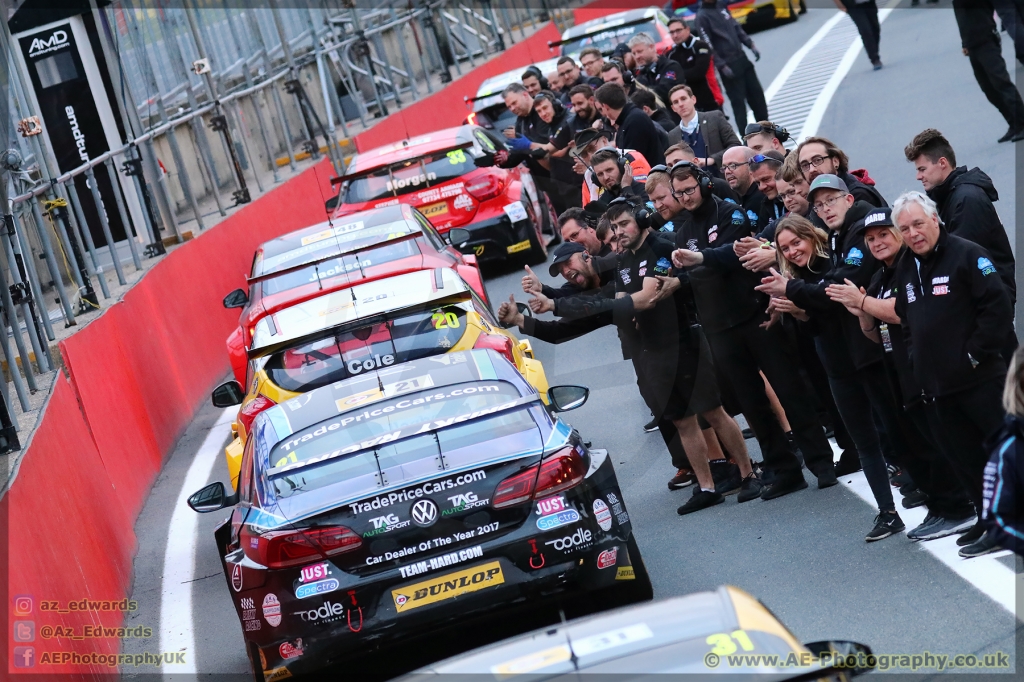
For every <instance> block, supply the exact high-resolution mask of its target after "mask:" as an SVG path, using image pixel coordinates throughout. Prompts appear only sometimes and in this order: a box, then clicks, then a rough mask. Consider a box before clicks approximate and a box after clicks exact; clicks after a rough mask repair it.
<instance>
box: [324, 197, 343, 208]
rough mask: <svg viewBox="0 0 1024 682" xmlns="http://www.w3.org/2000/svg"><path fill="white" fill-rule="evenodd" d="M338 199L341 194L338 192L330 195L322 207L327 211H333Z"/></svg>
mask: <svg viewBox="0 0 1024 682" xmlns="http://www.w3.org/2000/svg"><path fill="white" fill-rule="evenodd" d="M340 199H341V195H340V194H339V195H337V196H333V197H331V198H330V199H328V200H327V201H325V202H324V208H325V209H327V211H328V212H331V211H333V210H334V209H336V208H338V202H339V200H340Z"/></svg>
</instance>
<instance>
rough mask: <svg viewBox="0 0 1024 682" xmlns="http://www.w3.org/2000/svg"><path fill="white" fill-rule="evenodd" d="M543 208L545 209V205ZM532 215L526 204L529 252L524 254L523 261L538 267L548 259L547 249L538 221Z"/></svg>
mask: <svg viewBox="0 0 1024 682" xmlns="http://www.w3.org/2000/svg"><path fill="white" fill-rule="evenodd" d="M542 196H543V195H542ZM544 207H545V208H547V204H546V203H545V204H544ZM532 213H533V211H532V210H531V209H530V207H529V204H527V214H528V215H529V216H530V250H529V251H527V252H526V258H525V260H526V262H527V264H529V265H540V264H541V263H543V262H544V261H546V260H547V259H548V248H547V247H546V246H545V245H544V236H543V235H542V234H541V231H540V230H541V228H540V221H539V220H538V219H537V216H534V215H532Z"/></svg>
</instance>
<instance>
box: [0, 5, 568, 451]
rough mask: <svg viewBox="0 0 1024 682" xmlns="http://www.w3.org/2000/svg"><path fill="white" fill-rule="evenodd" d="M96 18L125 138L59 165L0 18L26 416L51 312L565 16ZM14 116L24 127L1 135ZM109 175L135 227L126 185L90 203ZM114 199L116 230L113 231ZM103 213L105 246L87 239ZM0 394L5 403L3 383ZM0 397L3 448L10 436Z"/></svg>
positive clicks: (115, 12) (471, 10) (7, 203)
mask: <svg viewBox="0 0 1024 682" xmlns="http://www.w3.org/2000/svg"><path fill="white" fill-rule="evenodd" d="M92 15H93V18H94V20H95V21H96V24H97V26H98V27H99V35H100V42H101V44H102V46H103V56H104V58H105V61H106V64H107V67H108V71H109V76H110V79H111V81H112V82H113V83H114V84H115V87H114V90H115V91H116V92H117V93H118V95H119V96H118V97H117V100H118V101H117V102H116V103H113V104H114V106H116V108H117V109H116V110H115V114H119V115H120V118H121V119H122V121H123V124H124V127H125V130H126V131H127V133H126V136H127V139H125V140H123V142H124V144H123V146H121V147H119V148H117V149H114V150H112V151H109V152H107V153H104V154H102V155H100V156H98V157H97V158H91V159H89V160H88V161H86V162H84V163H82V164H81V165H80V166H79V167H77V168H75V169H73V170H71V171H69V172H64V173H60V172H59V171H58V166H57V162H56V158H55V155H54V153H53V150H52V149H49V148H48V143H47V141H46V138H45V136H43V135H38V134H35V135H33V134H31V133H32V132H33V130H32V127H33V126H32V124H31V121H32V117H33V116H38V112H39V104H38V102H37V101H36V99H35V94H34V92H33V91H32V88H31V84H30V80H29V78H28V76H27V70H26V66H25V63H24V61H23V60H22V59H21V57H20V54H19V53H18V52H17V47H16V45H15V44H14V42H13V39H12V37H11V35H10V33H9V31H8V27H7V25H6V22H5V23H4V26H3V29H2V30H0V85H2V86H3V90H4V92H6V93H7V94H8V96H7V101H6V102H5V105H6V106H7V108H8V110H7V111H6V112H0V115H3V116H2V117H3V118H4V119H6V120H5V121H4V124H5V125H6V124H10V126H11V127H10V128H9V129H8V131H9V134H8V135H7V137H8V139H7V140H5V143H6V145H7V147H8V151H6V152H4V153H3V155H2V157H0V204H2V206H3V209H4V210H3V213H4V225H3V229H2V230H0V244H2V247H0V251H2V253H0V306H2V313H3V315H4V322H5V324H6V326H7V327H8V334H0V337H2V342H0V353H2V354H3V358H2V359H3V361H4V363H5V368H6V374H7V377H8V380H9V381H10V383H11V384H12V385H13V387H14V393H15V396H16V399H17V402H16V404H17V406H18V407H19V408H20V410H21V412H22V413H27V412H29V411H30V395H31V394H32V393H34V392H35V391H37V390H38V389H39V382H38V381H37V377H39V376H40V375H46V374H47V373H48V372H52V371H53V370H54V369H55V363H56V362H58V361H59V358H55V357H54V353H53V352H52V351H51V345H50V344H51V343H52V342H54V341H55V340H56V339H57V334H55V329H54V324H63V325H64V326H65V327H70V326H74V325H76V324H77V322H76V317H77V316H81V315H84V314H87V313H89V312H93V311H96V310H99V309H101V308H102V307H103V306H104V305H106V302H107V301H109V300H111V297H112V296H116V295H117V290H116V289H117V287H121V286H126V285H127V284H128V283H129V279H130V278H132V277H137V276H140V275H141V273H142V271H144V269H145V268H146V267H149V266H150V265H151V264H152V262H153V259H154V258H158V257H159V256H161V255H162V254H163V253H165V245H171V244H173V243H177V242H181V241H183V239H186V238H188V237H189V236H190V235H189V232H191V229H189V230H186V229H185V226H188V227H189V228H191V227H192V225H194V229H195V230H203V229H205V228H206V227H207V226H208V221H209V218H210V215H211V214H212V215H214V216H216V214H219V215H221V216H224V215H226V214H227V210H228V209H229V208H231V207H233V206H237V205H239V204H244V203H247V202H248V201H250V200H251V198H252V195H253V194H254V193H262V192H263V191H265V190H266V189H268V185H272V184H273V183H277V182H281V181H282V173H281V172H280V170H281V169H282V168H283V167H284V166H289V167H290V169H291V170H293V171H294V170H295V169H296V167H297V166H296V164H297V163H298V162H301V161H302V160H304V159H313V160H315V159H317V158H318V157H319V156H320V155H321V154H322V153H324V152H326V154H327V156H328V157H329V159H330V161H331V163H332V164H333V166H334V168H335V171H336V172H338V173H339V174H340V173H341V172H343V170H344V163H345V157H346V148H347V144H348V138H349V137H350V136H351V135H354V134H355V133H356V132H358V131H360V130H364V129H366V128H368V127H370V126H372V125H373V123H374V121H375V119H377V118H380V117H382V116H386V115H387V114H388V113H389V112H391V111H393V110H396V109H400V108H401V107H403V106H406V105H408V104H410V103H412V102H415V101H417V100H419V99H420V98H422V97H425V96H428V95H430V94H431V93H433V92H434V91H435V90H437V89H438V88H440V87H443V86H444V84H445V83H447V82H450V81H451V80H452V79H453V78H455V77H458V76H460V75H462V74H463V73H464V72H466V71H467V70H469V69H472V68H474V67H475V66H476V65H477V64H479V63H481V62H482V61H483V60H486V59H488V58H490V56H492V55H493V54H495V53H497V52H500V51H502V50H504V49H505V48H507V47H508V46H510V45H512V44H514V43H515V42H517V41H518V40H522V39H523V38H525V37H526V36H527V35H528V34H529V32H532V30H534V29H536V28H537V27H538V26H539V25H540V24H541V23H543V22H545V21H548V20H554V21H555V22H556V23H558V24H559V25H560V27H561V28H565V27H566V26H568V25H571V18H572V13H571V10H570V9H569V7H567V6H566V3H560V4H559V6H558V7H557V8H556V7H551V6H549V5H548V4H547V3H546V2H545V3H542V4H539V5H538V4H537V3H536V2H531V1H530V0H519V1H518V2H516V1H515V0H502V1H501V3H500V4H497V5H496V4H494V3H492V2H491V0H476V1H474V2H462V1H459V0H455V1H448V0H438V1H434V2H426V1H424V0H407V1H406V2H387V1H384V2H382V3H380V4H379V5H378V6H376V7H374V8H372V9H356V8H353V7H348V8H336V7H335V8H332V7H328V6H326V5H323V4H317V3H313V2H310V3H309V4H303V2H302V0H300V1H299V3H298V4H296V2H294V0H290V1H289V5H288V7H287V8H281V7H278V6H277V3H276V0H269V4H268V5H267V6H266V7H261V8H258V9H254V8H247V7H238V6H235V3H230V4H229V3H228V2H226V1H225V0H209V1H202V2H200V1H198V0H196V1H194V2H191V3H187V4H185V5H184V6H182V4H181V3H178V2H175V3H171V2H168V1H167V0H118V1H117V2H114V3H113V4H112V5H110V6H108V7H105V8H103V9H102V10H97V9H93V10H92ZM36 121H37V122H38V118H37V119H36ZM26 122H27V123H28V125H27V126H26ZM19 125H20V126H21V128H22V132H23V133H27V134H22V135H15V134H13V130H14V129H15V128H16V127H18V126H19ZM339 128H340V131H339ZM339 132H340V135H341V137H339ZM119 173H120V174H124V175H125V176H127V177H130V178H131V185H133V186H134V190H135V197H133V198H132V201H135V200H136V199H137V201H138V203H137V205H138V206H141V207H143V208H144V210H142V215H143V217H144V221H143V223H144V224H138V223H137V222H136V223H135V224H134V225H133V223H132V221H131V220H130V216H129V211H128V209H127V207H126V205H125V202H124V201H123V199H122V194H121V192H118V191H115V192H114V195H115V197H116V206H104V204H103V201H102V200H101V197H100V194H99V191H98V189H97V181H96V178H97V176H99V177H101V178H104V177H105V179H106V180H109V182H110V184H111V185H112V186H113V187H115V188H117V187H118V186H119ZM80 176H84V178H85V179H86V182H84V183H83V182H82V181H81V180H78V181H76V178H79V177H80ZM106 180H105V181H106ZM251 183H254V184H255V186H256V187H255V191H254V190H253V189H252V188H251ZM83 188H87V189H88V191H85V190H83ZM126 196H127V194H126ZM108 212H116V215H117V218H119V219H120V224H122V225H124V226H125V231H126V233H127V239H125V240H123V241H121V242H115V238H114V235H113V234H112V230H111V214H109V213H108ZM87 215H88V216H95V217H94V218H93V220H92V221H90V220H89V219H87ZM96 221H98V223H99V225H98V226H97V225H95V224H93V223H94V222H96ZM132 225H133V227H129V226H132ZM97 227H98V229H99V232H96V233H97V234H99V233H102V235H103V238H104V241H105V245H103V246H102V247H98V246H97V244H96V243H95V241H96V240H94V239H93V237H92V235H93V234H94V230H96V228H97ZM129 267H130V268H133V269H132V270H129ZM110 272H113V275H114V277H115V278H116V284H115V283H114V281H108V279H107V276H108V273H110ZM97 289H98V293H97ZM112 291H113V293H112ZM48 298H49V299H50V300H52V301H53V302H55V303H57V304H58V307H57V308H56V309H54V310H50V309H48V306H47V300H48ZM12 344H13V347H12ZM0 394H2V395H0V397H2V398H3V402H4V404H5V405H6V406H10V405H12V401H11V396H10V395H9V391H8V382H7V381H4V382H0ZM3 408H4V406H0V452H2V451H4V449H5V447H6V448H9V447H11V446H13V447H17V434H16V433H14V427H8V426H6V425H7V424H10V423H11V420H10V419H6V418H5V417H4V414H3V412H5V410H4V409H3ZM15 422H16V420H15Z"/></svg>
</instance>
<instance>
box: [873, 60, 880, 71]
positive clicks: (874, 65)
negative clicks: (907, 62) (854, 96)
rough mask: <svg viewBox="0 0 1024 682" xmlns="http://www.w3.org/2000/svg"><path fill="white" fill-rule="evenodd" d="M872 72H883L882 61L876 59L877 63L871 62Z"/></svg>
mask: <svg viewBox="0 0 1024 682" xmlns="http://www.w3.org/2000/svg"><path fill="white" fill-rule="evenodd" d="M871 70H872V71H881V70H882V60H880V59H876V60H875V61H873V62H871Z"/></svg>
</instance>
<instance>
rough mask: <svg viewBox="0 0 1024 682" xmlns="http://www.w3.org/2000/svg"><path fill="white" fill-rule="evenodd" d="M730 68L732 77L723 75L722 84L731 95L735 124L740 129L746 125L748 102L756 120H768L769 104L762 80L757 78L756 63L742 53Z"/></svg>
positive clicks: (730, 100)
mask: <svg viewBox="0 0 1024 682" xmlns="http://www.w3.org/2000/svg"><path fill="white" fill-rule="evenodd" d="M729 68H730V69H732V78H726V77H725V76H722V85H723V86H724V87H725V93H726V94H727V95H729V102H730V103H731V104H732V111H733V115H734V116H735V117H736V120H735V121H734V122H733V125H735V126H736V128H737V129H739V130H743V128H744V127H746V125H747V105H748V104H749V105H750V110H751V111H753V112H754V120H755V121H767V120H768V104H767V103H766V102H765V101H764V89H763V88H762V87H761V81H759V80H757V71H755V70H754V65H753V64H752V63H751V61H750V60H749V59H747V56H746V55H741V56H740V57H739V58H738V59H735V60H734V61H733V62H731V63H730V64H729Z"/></svg>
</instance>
